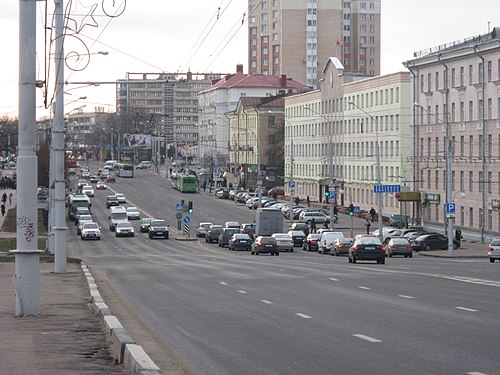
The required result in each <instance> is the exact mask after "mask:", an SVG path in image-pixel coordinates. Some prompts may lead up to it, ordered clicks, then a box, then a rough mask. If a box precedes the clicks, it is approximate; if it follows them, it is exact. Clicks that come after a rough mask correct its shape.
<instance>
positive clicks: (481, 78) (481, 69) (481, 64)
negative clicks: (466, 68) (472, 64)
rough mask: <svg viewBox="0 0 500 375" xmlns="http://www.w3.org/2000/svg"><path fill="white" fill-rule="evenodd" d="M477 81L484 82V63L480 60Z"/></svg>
mask: <svg viewBox="0 0 500 375" xmlns="http://www.w3.org/2000/svg"><path fill="white" fill-rule="evenodd" d="M477 78H478V79H477V81H478V82H479V83H483V63H482V62H480V63H479V65H478V69H477Z"/></svg>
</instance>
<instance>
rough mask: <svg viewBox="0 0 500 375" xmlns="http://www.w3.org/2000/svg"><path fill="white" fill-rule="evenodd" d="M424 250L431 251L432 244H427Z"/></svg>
mask: <svg viewBox="0 0 500 375" xmlns="http://www.w3.org/2000/svg"><path fill="white" fill-rule="evenodd" d="M424 250H425V251H431V250H432V248H431V245H425V248H424Z"/></svg>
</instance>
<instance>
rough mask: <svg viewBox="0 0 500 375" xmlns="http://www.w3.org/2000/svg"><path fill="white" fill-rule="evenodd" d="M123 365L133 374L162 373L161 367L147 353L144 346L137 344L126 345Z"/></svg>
mask: <svg viewBox="0 0 500 375" xmlns="http://www.w3.org/2000/svg"><path fill="white" fill-rule="evenodd" d="M123 365H124V366H125V368H126V369H127V371H128V372H130V373H131V374H134V375H135V374H137V375H139V374H140V375H143V374H145V373H146V371H147V374H151V375H153V374H161V372H160V368H159V367H158V366H156V364H155V363H154V362H153V360H152V359H151V358H150V357H149V356H148V355H147V354H146V352H145V351H144V349H143V348H142V346H139V345H136V344H128V345H125V356H124V360H123Z"/></svg>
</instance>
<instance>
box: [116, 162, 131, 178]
mask: <svg viewBox="0 0 500 375" xmlns="http://www.w3.org/2000/svg"><path fill="white" fill-rule="evenodd" d="M115 168H116V175H117V176H118V177H127V178H132V177H134V166H133V164H126V163H117V164H115Z"/></svg>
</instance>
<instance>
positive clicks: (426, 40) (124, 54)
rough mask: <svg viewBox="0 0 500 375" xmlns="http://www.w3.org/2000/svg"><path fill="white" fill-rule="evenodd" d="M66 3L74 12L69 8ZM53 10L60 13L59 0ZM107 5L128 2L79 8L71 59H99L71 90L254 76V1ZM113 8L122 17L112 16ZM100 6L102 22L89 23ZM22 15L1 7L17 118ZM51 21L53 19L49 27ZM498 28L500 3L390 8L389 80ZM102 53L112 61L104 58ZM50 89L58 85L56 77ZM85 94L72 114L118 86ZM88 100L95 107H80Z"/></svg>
mask: <svg viewBox="0 0 500 375" xmlns="http://www.w3.org/2000/svg"><path fill="white" fill-rule="evenodd" d="M282 1H286V0H282ZM304 1H305V0H304ZM367 1H369V0H367ZM64 2H65V4H70V1H69V0H64ZM47 3H48V6H49V7H50V8H51V9H52V5H53V0H47ZM102 3H104V5H105V7H106V9H107V10H108V13H112V12H115V11H117V10H121V9H122V7H121V6H122V4H123V3H125V1H124V0H114V1H113V0H104V1H103V0H101V1H91V0H79V1H76V0H73V1H72V11H71V13H72V15H73V18H74V20H70V22H69V23H68V26H69V27H70V28H72V29H73V30H74V29H80V33H79V36H80V40H81V41H79V40H78V39H77V38H69V40H68V39H67V40H66V41H67V44H66V47H65V52H66V53H68V52H71V51H72V50H73V49H74V50H75V51H78V52H80V53H83V54H85V53H86V52H85V49H84V48H85V47H86V48H88V49H89V50H90V52H91V55H90V62H89V65H88V66H87V67H86V68H85V69H84V70H81V71H71V70H70V69H68V68H66V71H65V76H66V78H65V79H66V80H67V81H69V82H88V81H92V82H110V81H111V82H112V81H115V80H116V79H120V78H124V77H125V73H126V72H141V73H142V72H149V73H157V72H161V71H165V72H176V71H179V72H186V71H188V70H190V71H192V72H218V73H232V72H234V71H235V69H236V64H239V63H241V64H243V65H244V71H245V72H247V25H246V23H245V24H243V25H242V19H243V18H244V14H245V12H246V11H247V9H246V6H247V1H246V0H185V1H172V0H127V1H126V8H125V10H124V12H123V14H121V15H120V16H118V17H114V18H111V17H107V16H105V15H104V12H103V8H102V6H101V4H102ZM44 4H45V3H44V2H42V1H38V2H37V15H38V16H37V22H38V23H37V38H38V45H37V61H38V63H37V79H39V80H43V79H45V78H44V76H45V73H44V72H45V66H44V61H45V53H44V49H45V48H44V44H45V35H44V32H43V31H44V19H45V17H44ZM112 4H115V5H116V8H115V9H111V8H108V7H109V6H111V5H112ZM94 5H96V9H95V11H94V13H93V15H94V16H93V17H86V18H85V19H83V16H85V15H87V14H88V13H89V11H90V10H91V9H93V6H94ZM219 7H220V10H218V8H219ZM18 9H19V2H18V1H16V0H2V1H1V5H0V35H2V39H1V49H2V54H1V58H0V67H1V69H0V116H2V115H5V114H9V115H14V116H17V110H18V96H17V87H18V55H19V52H18V51H19V46H18V30H19V11H18ZM49 12H50V10H49ZM50 18H51V14H48V17H47V19H48V22H50ZM245 19H246V17H245ZM488 22H489V24H488ZM495 26H498V27H500V1H499V0H476V1H470V0H418V1H411V0H382V41H381V42H382V61H381V63H382V74H388V73H393V72H396V71H400V70H404V67H403V65H402V62H403V61H407V60H409V59H411V58H412V56H413V52H415V51H419V50H422V49H426V48H430V47H435V46H438V45H440V44H444V43H449V42H453V41H457V40H462V39H464V38H469V37H471V36H474V35H480V34H484V33H486V32H488V27H490V30H491V29H492V28H493V27H495ZM72 47H74V48H72ZM100 51H105V52H108V54H107V55H105V56H103V55H99V54H96V53H97V52H100ZM52 52H54V51H53V50H52ZM83 56H85V55H83ZM83 59H84V58H83ZM81 67H82V65H80V66H78V68H81ZM49 82H53V75H50V76H49ZM80 86H82V85H80ZM78 87H79V86H78V85H68V86H66V87H65V89H66V91H67V92H68V93H69V94H68V95H66V96H65V103H66V107H65V112H69V111H71V110H73V109H74V108H76V107H79V106H81V105H86V108H85V110H89V111H91V110H93V109H94V107H96V106H105V107H106V108H108V107H109V108H110V109H112V110H114V104H115V86H114V85H109V84H108V85H106V84H102V85H100V86H99V87H80V88H78ZM49 96H50V95H49ZM83 96H86V97H87V99H85V100H78V98H79V97H83ZM73 100H76V101H75V102H73V103H71V101H73ZM37 105H38V106H40V108H39V110H38V111H37V115H38V116H42V115H45V114H47V113H48V112H47V111H46V110H44V108H43V96H42V92H41V91H40V92H39V93H38V95H37Z"/></svg>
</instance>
